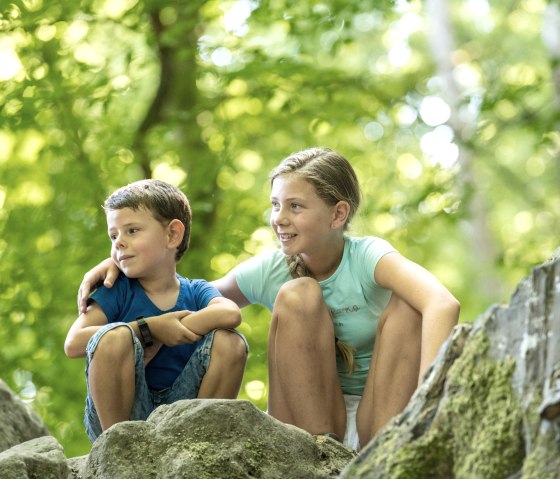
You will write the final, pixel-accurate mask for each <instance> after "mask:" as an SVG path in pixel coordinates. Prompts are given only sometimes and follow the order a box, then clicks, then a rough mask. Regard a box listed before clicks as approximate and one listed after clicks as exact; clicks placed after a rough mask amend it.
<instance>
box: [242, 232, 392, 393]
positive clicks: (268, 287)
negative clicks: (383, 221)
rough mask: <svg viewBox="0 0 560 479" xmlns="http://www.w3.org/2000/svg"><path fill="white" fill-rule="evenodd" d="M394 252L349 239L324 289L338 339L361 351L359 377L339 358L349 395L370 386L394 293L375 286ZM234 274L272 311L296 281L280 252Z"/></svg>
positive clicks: (378, 242)
mask: <svg viewBox="0 0 560 479" xmlns="http://www.w3.org/2000/svg"><path fill="white" fill-rule="evenodd" d="M392 251H395V249H394V248H393V247H392V246H391V245H390V244H389V243H388V242H387V241H385V240H383V239H381V238H376V237H373V236H367V237H363V238H355V237H345V239H344V254H343V256H342V261H341V262H340V265H339V266H338V268H337V270H336V271H335V273H334V274H333V275H332V276H331V277H330V278H327V279H325V280H324V281H321V282H320V283H319V284H320V285H321V288H322V289H323V297H324V298H325V302H326V303H327V305H328V307H329V308H330V310H331V313H332V317H333V322H334V331H335V334H336V337H337V338H338V339H340V340H341V341H345V342H346V343H348V344H349V345H350V346H352V347H353V348H354V349H355V350H356V353H355V359H356V365H357V366H356V369H355V371H354V373H353V374H348V373H347V372H346V368H345V366H344V364H343V362H342V360H341V359H340V358H338V357H337V368H338V374H339V377H340V383H341V386H342V390H343V391H344V393H345V394H356V395H361V394H362V392H363V389H364V386H365V382H366V378H367V373H368V369H369V366H370V361H371V355H372V353H373V344H374V342H375V332H376V329H377V323H378V320H379V316H380V315H381V313H382V312H383V310H384V309H385V307H386V306H387V303H388V302H389V299H390V297H391V291H390V290H388V289H384V288H382V287H381V286H379V285H378V284H377V283H376V282H375V279H374V272H375V268H376V266H377V263H378V261H379V260H380V259H381V258H382V257H383V256H384V255H386V254H387V253H390V252H392ZM234 273H235V278H236V281H237V285H238V286H239V289H240V290H241V292H242V293H243V294H244V296H245V297H246V298H247V300H248V301H249V302H251V303H253V304H262V305H263V306H266V307H267V308H268V309H269V310H270V311H272V307H273V306H274V300H275V299H276V295H277V294H278V291H279V290H280V287H281V286H282V285H283V284H284V283H286V282H287V281H290V280H291V279H292V278H291V276H290V273H289V272H288V266H287V263H286V259H285V256H284V254H283V253H282V251H280V250H277V251H270V252H266V253H262V254H259V255H257V256H255V257H253V258H251V259H249V260H247V261H245V262H243V263H241V264H240V265H238V266H237V267H236V268H235V270H234Z"/></svg>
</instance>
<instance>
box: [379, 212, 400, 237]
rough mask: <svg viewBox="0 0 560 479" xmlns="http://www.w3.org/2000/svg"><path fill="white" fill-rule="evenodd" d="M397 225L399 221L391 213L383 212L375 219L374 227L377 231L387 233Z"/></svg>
mask: <svg viewBox="0 0 560 479" xmlns="http://www.w3.org/2000/svg"><path fill="white" fill-rule="evenodd" d="M396 226H397V221H396V219H395V217H394V216H393V215H392V214H391V213H381V214H379V215H377V216H376V217H375V219H374V220H373V227H374V228H375V231H378V232H379V233H381V234H387V233H389V232H390V231H392V230H394V229H395V228H396Z"/></svg>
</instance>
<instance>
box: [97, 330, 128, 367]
mask: <svg viewBox="0 0 560 479" xmlns="http://www.w3.org/2000/svg"><path fill="white" fill-rule="evenodd" d="M132 334H133V333H132V331H131V330H130V329H129V328H127V327H126V326H122V327H118V328H113V329H111V330H110V331H107V332H106V333H105V334H104V335H103V336H102V337H101V338H100V339H99V343H98V344H97V347H96V348H95V354H94V356H93V358H94V360H95V357H96V356H97V357H99V356H100V355H103V356H114V357H118V356H121V355H123V354H128V353H129V352H130V351H131V350H132V345H133V342H132Z"/></svg>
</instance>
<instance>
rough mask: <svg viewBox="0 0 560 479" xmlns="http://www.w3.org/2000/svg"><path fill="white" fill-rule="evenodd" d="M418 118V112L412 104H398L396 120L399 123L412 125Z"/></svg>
mask: <svg viewBox="0 0 560 479" xmlns="http://www.w3.org/2000/svg"><path fill="white" fill-rule="evenodd" d="M416 118H418V112H417V111H416V109H415V108H413V107H411V106H410V105H398V106H397V107H396V110H395V120H396V122H397V124H398V125H400V126H409V125H412V124H413V123H414V122H415V121H416Z"/></svg>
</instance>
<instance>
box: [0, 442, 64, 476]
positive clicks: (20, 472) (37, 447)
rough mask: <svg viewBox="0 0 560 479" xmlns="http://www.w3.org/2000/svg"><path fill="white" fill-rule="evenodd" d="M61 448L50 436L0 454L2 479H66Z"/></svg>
mask: <svg viewBox="0 0 560 479" xmlns="http://www.w3.org/2000/svg"><path fill="white" fill-rule="evenodd" d="M68 474H69V469H68V465H67V464H66V458H65V457H64V452H63V449H62V446H61V445H60V444H59V443H58V442H57V441H56V439H55V438H54V437H52V436H44V437H40V438H37V439H31V440H30V441H27V442H24V443H22V444H18V445H17V446H14V447H12V448H10V449H8V450H6V451H4V452H1V453H0V477H1V478H2V479H27V478H29V479H38V478H40V479H67V478H68Z"/></svg>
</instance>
